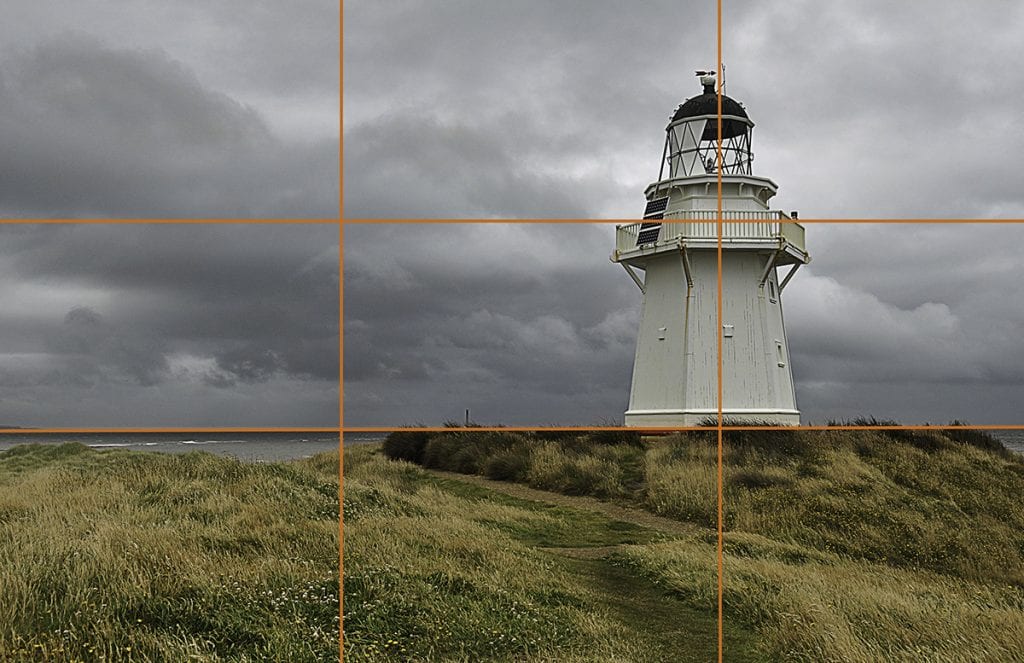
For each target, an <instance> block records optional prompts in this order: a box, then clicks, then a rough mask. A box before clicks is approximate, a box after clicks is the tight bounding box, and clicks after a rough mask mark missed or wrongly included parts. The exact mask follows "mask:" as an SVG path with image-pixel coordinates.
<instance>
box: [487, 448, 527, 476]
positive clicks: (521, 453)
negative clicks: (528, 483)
mask: <svg viewBox="0 0 1024 663" xmlns="http://www.w3.org/2000/svg"><path fill="white" fill-rule="evenodd" d="M529 470H530V458H529V452H527V451H526V449H518V450H512V451H501V452H499V453H498V454H497V455H495V456H491V457H490V458H488V459H487V461H486V462H485V463H484V474H486V475H487V476H488V477H489V478H491V479H496V480H498V481H523V480H524V479H526V475H527V473H528V472H529Z"/></svg>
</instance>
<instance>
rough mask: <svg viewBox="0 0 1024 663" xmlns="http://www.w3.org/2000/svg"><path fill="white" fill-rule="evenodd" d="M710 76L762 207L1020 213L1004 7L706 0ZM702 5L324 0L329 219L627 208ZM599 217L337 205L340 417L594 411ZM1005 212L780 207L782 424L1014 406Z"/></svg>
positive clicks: (623, 315) (612, 304) (1021, 84)
mask: <svg viewBox="0 0 1024 663" xmlns="http://www.w3.org/2000/svg"><path fill="white" fill-rule="evenodd" d="M723 4H724V5H725V13H724V16H723V30H724V39H723V57H724V61H725V65H726V76H725V82H726V92H727V94H728V95H729V96H731V97H733V98H735V99H737V100H739V101H741V102H743V103H744V105H745V107H746V109H747V111H748V113H749V114H750V117H751V119H752V120H753V121H754V122H755V123H756V129H755V130H754V139H753V147H754V153H755V157H754V174H755V175H760V176H764V177H769V178H771V179H772V180H773V181H775V182H776V183H777V184H778V185H779V194H778V195H777V196H776V197H775V198H774V199H773V200H772V208H773V209H782V210H786V211H790V210H798V211H799V212H800V217H801V218H803V219H843V218H846V219H851V218H853V219H858V218H867V219H907V218H917V219H927V218H934V219H938V218H944V219H972V218H973V219H979V218H988V219H1005V220H1015V219H1021V218H1024V187H1021V186H1020V181H1021V177H1020V172H1021V154H1022V153H1024V116H1022V115H1021V113H1020V108H1021V107H1022V106H1024V51H1022V50H1021V49H1020V48H1019V44H1020V43H1024V6H1022V5H1020V4H1019V3H1011V2H993V3H985V4H984V5H978V4H970V5H965V4H964V3H958V2H928V3H897V4H892V3H888V2H886V3H883V2H878V1H868V2H857V3H853V2H845V3H812V2H799V1H796V2H785V3H783V2H731V1H729V0H726V2H724V3H723ZM715 20H716V16H715V3H714V2H701V3H678V2H667V1H665V2H658V1H645V2H637V3H621V2H602V1H599V0H588V1H587V2H582V0H581V1H579V2H571V1H569V0H560V1H559V2H547V1H543V0H522V1H520V2H515V3H501V2H479V1H478V0H472V1H471V0H450V1H445V2H442V1H439V0H435V1H432V2H420V1H416V0H402V1H398V0H394V1H382V2H367V1H351V2H348V3H346V6H345V25H344V29H345V42H344V44H345V53H344V55H345V87H344V99H343V109H344V144H345V152H344V154H345V164H344V165H345V168H344V180H345V181H344V183H345V189H344V191H345V198H344V203H343V206H344V213H345V216H346V217H347V218H350V219H354V218H361V219H403V218H428V219H445V218H453V219H454V218H464V219H465V218H470V219H474V218H486V219H510V220H511V219H517V218H518V219H522V218H542V219H558V218H594V219H632V218H636V217H637V216H639V214H640V212H641V210H642V206H643V203H644V200H643V194H642V191H643V189H644V187H645V186H646V185H647V184H648V183H650V182H651V181H653V180H654V179H655V178H656V176H657V173H658V166H659V158H660V156H661V148H662V142H663V140H664V128H665V125H666V123H667V121H668V118H669V116H670V115H671V113H672V112H673V111H674V109H675V108H676V106H677V105H678V104H679V103H681V102H682V101H684V100H685V99H686V98H688V97H691V96H694V95H696V94H699V93H700V86H699V84H698V83H697V81H696V79H695V77H694V75H693V71H694V70H696V69H706V68H714V66H715V57H716V41H715ZM613 233H614V231H613V225H612V224H606V225H593V226H590V225H576V224H574V225H562V226H558V225H514V224H509V225H505V224H479V225H454V224H448V225H434V224H430V225H423V224H416V225H397V224H387V225H350V226H348V227H347V229H346V238H345V268H344V280H345V296H346V299H345V330H344V331H345V339H346V345H345V347H346V376H345V393H346V412H345V415H346V424H348V425H391V424H408V423H418V422H419V423H430V424H436V423H439V422H440V421H443V420H445V419H456V420H458V419H461V418H462V416H463V413H464V410H465V409H466V408H470V409H471V411H472V413H473V417H474V418H475V419H477V420H478V421H483V422H489V423H506V424H522V425H533V424H537V425H546V424H577V423H578V424H589V423H608V422H611V421H614V420H618V421H621V417H622V412H623V411H624V410H625V409H626V405H627V400H628V393H629V380H630V368H631V366H632V358H633V351H634V347H635V346H634V344H635V338H636V330H637V327H638V325H639V305H640V297H639V292H638V291H637V290H636V286H635V285H634V284H633V283H632V282H631V281H630V280H629V279H628V278H627V277H626V275H625V274H623V273H622V270H621V268H619V267H617V266H615V265H614V264H612V263H610V262H609V261H608V254H609V253H610V251H611V249H612V247H613ZM1022 245H1024V225H1014V224H995V225H987V224H986V225H981V224H976V225H966V224H953V225H939V224H933V225H889V226H881V225H878V224H838V223H834V224H828V223H818V224H808V230H807V246H808V249H809V251H810V253H811V256H812V263H811V264H810V265H809V266H808V267H806V268H804V269H802V270H801V271H800V272H799V273H798V275H797V276H796V277H795V279H794V280H793V282H792V283H791V284H790V285H789V286H788V287H787V289H786V292H785V297H784V304H785V315H786V326H787V331H788V334H789V343H790V352H791V357H792V364H793V372H794V376H795V379H796V384H797V398H798V404H799V406H800V409H801V410H802V412H803V416H804V421H805V423H806V422H808V421H810V422H813V423H825V422H826V421H827V420H828V419H830V418H851V417H856V416H876V417H879V418H894V419H897V420H899V421H901V422H903V423H908V424H910V423H923V422H930V423H947V422H949V421H950V420H952V419H960V420H967V421H970V422H972V423H978V424H1020V423H1024V415H1022V414H1021V411H1022V409H1024V408H1022V407H1021V405H1022V404H1024V352H1022V351H1021V349H1020V348H1021V343H1020V330H1021V329H1022V328H1024V296H1022V295H1021V294H1020V288H1019V287H1018V284H1019V282H1020V281H1021V271H1022V268H1021V266H1020V259H1019V252H1020V247H1021V246H1022Z"/></svg>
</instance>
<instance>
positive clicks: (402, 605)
mask: <svg viewBox="0 0 1024 663" xmlns="http://www.w3.org/2000/svg"><path fill="white" fill-rule="evenodd" d="M445 435H449V434H447V433H446V434H445ZM445 440H446V442H445V443H446V444H447V443H451V442H452V438H450V437H449V438H445ZM506 441H508V440H506ZM344 509H345V539H346V556H345V633H346V637H345V660H346V661H352V662H359V661H406V660H408V661H413V660H416V661H426V660H438V661H441V660H443V661H482V660H487V661H527V660H559V661H581V662H582V661H615V660H618V661H633V660H643V659H644V658H645V657H646V656H647V655H648V654H649V653H650V650H649V649H646V648H645V647H644V646H643V642H642V641H640V640H639V639H638V637H637V636H636V634H635V633H634V632H633V630H632V629H631V628H629V627H628V626H627V625H626V624H624V623H623V622H622V621H621V620H619V619H617V618H616V617H615V616H614V615H612V614H609V612H608V611H607V610H606V609H605V608H603V607H602V604H601V603H600V602H599V601H598V600H597V599H596V596H595V590H594V588H592V587H590V586H588V585H587V584H586V583H581V582H580V581H579V579H578V578H577V577H576V576H575V575H574V574H573V573H572V570H571V569H572V567H571V566H569V565H568V564H566V563H561V562H560V561H559V560H556V559H555V558H554V557H553V556H552V555H550V554H548V553H544V552H542V551H540V550H538V549H537V548H535V547H533V546H532V545H530V544H529V543H528V542H525V541H524V540H523V535H522V533H523V532H530V531H550V532H552V533H554V534H556V535H557V536H560V537H565V536H569V537H575V536H578V535H579V533H578V531H577V528H578V527H580V523H579V522H578V521H576V520H574V519H571V518H570V517H569V516H567V515H563V514H560V513H558V512H555V511H550V510H542V509H539V508H529V507H527V506H525V505H523V504H519V503H508V504H503V503H499V502H495V501H492V500H487V499H481V498H478V497H472V496H460V495H457V494H453V493H452V492H449V491H446V490H442V489H440V488H439V487H438V486H437V485H436V484H435V483H434V482H433V481H431V480H430V477H428V476H427V475H426V474H425V473H424V472H423V471H422V470H420V469H419V468H417V467H415V466H413V465H411V464H409V463H406V462H391V461H387V460H385V459H383V458H381V457H380V456H377V455H375V454H374V453H373V452H372V450H371V449H368V448H365V447H363V448H357V449H353V450H351V451H346V456H345V504H344ZM581 543H582V542H581ZM638 617H642V616H638Z"/></svg>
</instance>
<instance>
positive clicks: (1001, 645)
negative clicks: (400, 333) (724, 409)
mask: <svg viewBox="0 0 1024 663" xmlns="http://www.w3.org/2000/svg"><path fill="white" fill-rule="evenodd" d="M472 435H474V433H473V432H471V431H456V432H447V433H442V434H438V435H434V436H431V438H430V439H428V440H427V441H425V443H424V444H423V462H424V464H425V465H428V466H432V467H437V468H442V469H450V470H455V471H460V472H470V473H477V474H485V475H490V476H492V477H494V478H500V479H506V480H514V481H519V482H522V483H528V484H530V485H532V486H536V487H542V488H547V489H551V490H557V491H560V492H565V493H568V494H585V495H592V496H598V497H602V498H605V499H612V500H615V501H619V502H623V503H627V504H630V505H634V506H638V507H642V508H644V509H647V510H649V511H652V512H654V513H657V514H659V515H662V516H667V517H671V518H674V519H678V520H681V521H686V522H690V523H693V524H695V525H698V526H700V527H702V528H704V531H705V533H706V534H705V538H704V543H707V544H708V545H709V546H710V545H712V544H713V542H714V540H715V531H714V530H715V527H716V522H717V514H716V494H717V479H716V475H717V472H716V465H715V461H716V454H717V449H716V445H717V443H716V437H715V434H714V433H708V432H703V431H701V432H695V433H689V434H680V435H676V436H672V437H663V438H656V439H650V440H647V441H646V442H645V443H643V444H636V442H635V440H625V441H623V443H620V444H615V441H614V440H610V439H607V437H606V436H605V437H602V438H601V439H599V440H595V439H591V438H589V437H588V436H581V437H575V438H572V437H565V438H562V439H544V438H542V437H541V436H535V435H530V434H516V433H509V432H504V433H497V434H494V433H492V434H489V435H490V436H491V437H483V436H482V434H481V433H476V435H478V436H480V437H477V438H476V439H474V440H473V441H472V443H470V444H465V443H464V442H465V441H467V440H469V439H470V437H468V436H472ZM495 436H497V437H495ZM456 458H458V461H457V462H454V459H456ZM498 460H500V465H499V466H500V467H502V468H508V467H512V468H515V471H513V472H504V471H503V472H494V471H493V468H494V467H495V463H496V462H497V461H498ZM724 494H725V529H726V548H725V552H726V559H725V587H726V591H725V600H726V606H727V616H728V619H729V620H732V621H733V622H735V623H738V624H742V625H748V626H749V627H751V628H753V629H756V631H757V633H758V635H759V639H758V645H757V652H759V653H761V654H764V655H766V656H768V657H769V658H771V659H773V660H797V661H883V660H928V661H976V660H999V661H1003V660H1008V661H1012V660H1024V654H1021V652H1024V461H1022V460H1021V459H1020V458H1019V457H1017V456H1014V455H1013V454H1010V453H1008V452H1006V451H1005V449H1003V448H1002V447H1001V445H999V444H998V442H997V441H995V440H993V439H992V438H991V437H989V436H987V435H986V434H984V433H976V432H964V431H950V432H936V431H906V430H896V431H791V430H778V431H767V432H764V431H762V432H751V431H731V432H727V435H726V440H725V447H724ZM711 550H712V551H713V547H712V548H711ZM614 558H615V559H617V560H618V561H619V562H621V563H622V564H625V565H627V566H629V567H630V568H632V569H633V570H634V571H635V572H637V573H638V574H640V575H643V576H644V577H646V578H648V579H650V580H651V581H653V582H655V583H656V584H658V585H659V586H661V587H663V588H665V589H668V590H670V591H672V592H674V593H676V594H677V595H678V596H680V597H683V598H684V600H686V601H695V602H697V603H705V602H707V601H709V600H711V594H709V592H712V591H713V589H712V587H711V586H710V585H709V584H708V583H707V581H706V580H707V578H708V577H709V574H710V575H711V576H712V577H713V574H714V570H715V564H716V559H715V555H714V554H713V552H712V553H710V554H709V553H708V551H707V549H701V548H700V547H697V546H695V545H694V542H692V541H687V542H679V541H664V542H650V543H647V544H644V545H641V546H633V547H630V548H629V549H628V550H622V551H617V552H615V554H614ZM727 658H728V657H727Z"/></svg>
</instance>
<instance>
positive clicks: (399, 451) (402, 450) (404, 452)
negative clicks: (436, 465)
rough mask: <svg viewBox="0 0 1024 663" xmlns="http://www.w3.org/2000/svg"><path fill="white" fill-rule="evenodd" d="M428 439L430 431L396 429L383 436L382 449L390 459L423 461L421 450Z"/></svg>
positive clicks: (413, 461) (420, 462)
mask: <svg viewBox="0 0 1024 663" xmlns="http://www.w3.org/2000/svg"><path fill="white" fill-rule="evenodd" d="M429 440H430V433H427V432H424V431H415V430H396V431H394V432H393V433H389V434H388V436H387V437H386V438H384V444H383V446H382V450H383V451H384V455H385V456H387V457H388V458H390V459H392V460H407V461H409V462H411V463H417V464H422V463H423V450H424V449H425V448H426V446H427V441H429Z"/></svg>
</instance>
